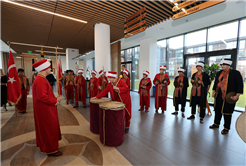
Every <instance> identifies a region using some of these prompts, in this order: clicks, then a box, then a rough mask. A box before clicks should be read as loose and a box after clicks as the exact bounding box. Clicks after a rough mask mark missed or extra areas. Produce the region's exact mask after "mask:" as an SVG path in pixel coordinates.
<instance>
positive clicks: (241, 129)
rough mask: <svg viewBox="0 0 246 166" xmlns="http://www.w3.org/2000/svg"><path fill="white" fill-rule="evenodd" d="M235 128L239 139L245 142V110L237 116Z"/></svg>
mask: <svg viewBox="0 0 246 166" xmlns="http://www.w3.org/2000/svg"><path fill="white" fill-rule="evenodd" d="M236 130H237V133H238V135H239V136H240V137H241V139H242V140H243V141H244V142H245V143H246V112H244V113H242V114H241V115H240V116H239V117H238V118H237V122H236Z"/></svg>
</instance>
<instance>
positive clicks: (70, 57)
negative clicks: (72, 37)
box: [66, 48, 79, 71]
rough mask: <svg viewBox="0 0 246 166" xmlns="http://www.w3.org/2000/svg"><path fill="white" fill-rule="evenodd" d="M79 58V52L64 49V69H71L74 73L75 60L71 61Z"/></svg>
mask: <svg viewBox="0 0 246 166" xmlns="http://www.w3.org/2000/svg"><path fill="white" fill-rule="evenodd" d="M78 56H79V50H78V49H74V48H67V49H66V69H71V70H73V71H75V66H76V65H75V63H76V60H73V58H75V57H78Z"/></svg>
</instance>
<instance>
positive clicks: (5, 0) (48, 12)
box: [2, 0, 87, 24]
mask: <svg viewBox="0 0 246 166" xmlns="http://www.w3.org/2000/svg"><path fill="white" fill-rule="evenodd" d="M2 1H4V2H8V3H12V4H14V5H19V6H22V7H26V8H29V9H33V10H37V11H40V12H44V13H47V14H52V15H55V16H59V17H63V18H67V19H70V20H74V21H78V22H82V23H85V24H86V23H87V22H86V21H83V20H79V19H76V18H72V17H68V16H65V15H62V14H58V13H54V12H50V11H47V10H42V9H39V8H35V7H32V6H27V5H23V4H20V3H16V2H13V1H10V0H2Z"/></svg>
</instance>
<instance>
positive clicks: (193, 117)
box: [187, 115, 195, 119]
mask: <svg viewBox="0 0 246 166" xmlns="http://www.w3.org/2000/svg"><path fill="white" fill-rule="evenodd" d="M187 119H195V116H194V115H191V116H190V117H188V118H187Z"/></svg>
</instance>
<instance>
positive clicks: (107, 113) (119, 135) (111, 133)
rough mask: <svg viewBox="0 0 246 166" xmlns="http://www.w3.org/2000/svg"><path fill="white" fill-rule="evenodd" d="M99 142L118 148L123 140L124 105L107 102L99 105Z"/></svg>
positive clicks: (116, 102)
mask: <svg viewBox="0 0 246 166" xmlns="http://www.w3.org/2000/svg"><path fill="white" fill-rule="evenodd" d="M99 107H100V109H99V133H100V141H101V143H102V144H103V145H106V146H111V147H115V146H120V145H121V144H122V143H123V142H124V139H125V131H124V126H125V104H124V103H122V102H118V101H109V102H105V103H101V104H100V105H99Z"/></svg>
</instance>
